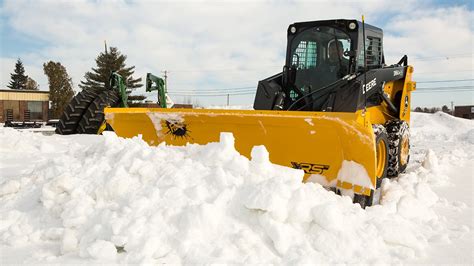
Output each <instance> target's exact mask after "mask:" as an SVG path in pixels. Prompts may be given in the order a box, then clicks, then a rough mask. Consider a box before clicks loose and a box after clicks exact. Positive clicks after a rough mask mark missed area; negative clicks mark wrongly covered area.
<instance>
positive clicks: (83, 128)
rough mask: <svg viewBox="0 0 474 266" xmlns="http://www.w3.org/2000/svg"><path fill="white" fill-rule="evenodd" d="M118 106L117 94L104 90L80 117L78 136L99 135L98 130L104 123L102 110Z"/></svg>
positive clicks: (118, 98)
mask: <svg viewBox="0 0 474 266" xmlns="http://www.w3.org/2000/svg"><path fill="white" fill-rule="evenodd" d="M119 104H120V97H119V94H118V92H116V91H114V90H106V91H104V92H102V93H101V94H99V96H97V98H96V99H95V100H94V101H93V102H92V103H91V105H90V106H89V108H88V109H87V111H86V112H85V114H84V115H83V116H82V119H81V121H80V122H79V126H78V128H77V133H79V134H99V133H100V132H99V129H100V127H101V126H102V124H103V123H104V118H105V117H104V108H105V107H117V106H118V105H119Z"/></svg>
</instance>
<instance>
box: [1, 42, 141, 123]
mask: <svg viewBox="0 0 474 266" xmlns="http://www.w3.org/2000/svg"><path fill="white" fill-rule="evenodd" d="M126 59H127V56H126V55H124V54H122V53H121V52H120V51H119V50H118V49H117V48H116V47H110V48H109V49H107V47H105V50H104V52H101V53H99V55H98V56H97V57H96V59H95V63H96V66H95V67H92V69H91V71H87V72H86V73H85V74H84V80H81V82H80V84H79V88H80V89H82V90H87V89H94V90H107V89H110V85H109V77H110V74H111V73H112V72H117V73H119V74H120V75H121V76H122V77H123V78H124V80H125V82H126V85H127V88H128V90H127V94H128V95H129V96H128V101H129V104H131V105H133V104H136V103H140V102H142V101H143V100H144V99H145V98H146V97H145V96H141V95H130V94H131V93H132V91H133V90H135V89H136V88H140V87H141V86H143V84H142V83H141V81H142V79H141V78H133V74H134V73H135V70H134V69H135V66H131V67H127V65H126V63H125V61H126ZM43 71H44V74H45V75H46V76H47V77H48V83H49V92H50V95H49V97H50V101H51V115H52V117H55V118H57V117H60V116H61V114H62V112H63V110H64V108H65V107H66V105H67V104H68V103H69V101H71V99H72V97H74V90H73V83H72V79H71V77H70V76H69V74H68V73H67V70H66V67H65V66H63V65H62V64H61V63H60V62H54V61H48V62H46V63H44V64H43ZM10 77H11V80H10V83H9V84H8V85H7V87H8V88H10V89H12V90H39V85H38V83H37V82H36V81H35V80H33V79H32V78H31V77H29V76H27V75H26V74H25V67H24V66H23V62H22V61H21V59H18V60H17V62H16V63H15V68H14V70H13V73H11V74H10Z"/></svg>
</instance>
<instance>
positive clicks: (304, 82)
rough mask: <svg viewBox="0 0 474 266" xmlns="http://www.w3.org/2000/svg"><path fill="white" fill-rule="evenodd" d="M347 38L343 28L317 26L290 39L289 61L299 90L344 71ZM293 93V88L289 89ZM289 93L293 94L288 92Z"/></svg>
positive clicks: (326, 82) (329, 80)
mask: <svg viewBox="0 0 474 266" xmlns="http://www.w3.org/2000/svg"><path fill="white" fill-rule="evenodd" d="M350 47H351V39H350V38H349V35H347V34H346V33H345V32H343V31H341V30H338V29H336V28H333V27H328V26H321V27H314V28H309V29H306V30H304V31H302V32H300V33H299V34H298V35H297V36H296V37H295V38H294V39H293V41H292V43H291V51H290V52H291V54H290V55H291V57H290V61H291V65H292V66H293V67H296V81H295V85H296V87H297V88H299V89H300V90H301V91H302V92H303V93H305V94H306V93H309V92H311V91H314V90H317V89H319V88H322V87H324V86H326V85H329V84H331V83H333V82H335V81H336V80H338V79H341V78H342V77H344V76H345V75H347V74H348V71H349V57H348V56H345V55H344V52H345V51H349V50H350ZM293 94H294V92H293ZM290 97H292V98H293V97H296V95H291V93H290Z"/></svg>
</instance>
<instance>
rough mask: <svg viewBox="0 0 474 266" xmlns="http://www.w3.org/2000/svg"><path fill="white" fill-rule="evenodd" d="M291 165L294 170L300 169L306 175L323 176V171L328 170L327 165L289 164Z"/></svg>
mask: <svg viewBox="0 0 474 266" xmlns="http://www.w3.org/2000/svg"><path fill="white" fill-rule="evenodd" d="M291 165H292V167H293V168H295V169H301V170H303V171H304V172H305V173H306V174H318V175H321V174H323V172H324V171H326V170H328V169H329V165H325V164H313V163H297V162H291Z"/></svg>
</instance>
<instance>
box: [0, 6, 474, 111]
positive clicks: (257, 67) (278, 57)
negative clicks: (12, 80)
mask: <svg viewBox="0 0 474 266" xmlns="http://www.w3.org/2000/svg"><path fill="white" fill-rule="evenodd" d="M361 14H365V15H366V18H367V19H366V20H367V22H368V23H371V24H374V25H376V26H379V27H382V28H384V30H385V40H384V42H385V53H386V57H387V59H390V61H389V62H395V61H396V60H397V59H398V58H399V57H401V55H403V54H408V55H409V56H410V58H416V57H419V58H421V57H427V56H433V55H452V54H462V53H466V54H467V53H470V54H471V59H470V60H471V61H470V62H469V59H462V58H456V59H452V61H449V63H448V62H444V61H442V63H443V66H442V67H440V66H439V65H438V66H436V63H439V61H436V63H435V64H434V63H433V62H427V61H420V62H417V65H416V66H415V67H416V69H417V70H418V69H420V71H421V70H422V71H424V72H430V71H431V72H433V71H435V70H439V69H441V70H449V71H455V70H459V69H472V47H473V46H472V40H473V29H472V25H473V23H472V17H473V16H472V15H473V14H472V11H470V10H469V9H468V8H467V7H462V6H461V7H436V6H434V5H433V4H432V3H431V2H430V1H422V2H415V1H402V2H401V3H398V2H397V4H396V5H394V2H393V1H388V0H386V1H364V2H362V3H356V2H347V1H330V2H321V1H317V2H299V1H292V2H268V1H265V2H245V1H238V2H158V1H137V2H129V1H22V0H16V1H13V0H7V1H5V2H4V4H3V7H2V16H3V17H4V19H5V21H6V22H7V23H8V27H9V28H10V29H11V30H14V31H16V32H18V33H21V34H22V35H24V36H27V37H28V38H31V39H32V40H41V41H43V42H45V43H47V45H45V47H42V48H41V49H39V50H37V51H35V52H29V53H23V54H18V55H4V54H3V53H2V56H1V57H2V59H1V61H0V62H1V66H2V70H3V71H2V74H1V80H0V86H5V84H6V83H8V80H9V73H10V72H11V70H10V69H13V65H12V64H11V60H12V58H16V57H21V58H22V60H23V61H24V62H25V67H26V70H27V71H28V73H29V74H30V75H31V76H33V78H35V79H36V80H37V81H38V82H39V83H40V85H41V88H42V89H46V88H47V79H46V77H45V76H44V74H43V73H42V70H41V69H42V64H43V63H44V62H46V61H48V60H53V61H60V62H61V63H62V64H64V65H65V66H66V68H67V70H68V72H69V74H70V75H71V77H72V78H73V81H74V84H78V83H79V82H80V80H81V79H82V78H83V75H84V73H85V72H86V71H89V70H90V68H91V67H93V66H94V64H95V62H94V58H95V57H96V56H97V54H98V53H99V52H100V51H102V50H103V41H104V40H107V43H108V44H109V45H110V46H116V47H118V48H119V49H120V50H121V51H122V52H123V53H124V54H126V55H127V56H128V59H127V63H128V64H129V65H135V66H136V74H135V75H136V76H137V77H138V76H141V77H144V76H145V74H146V72H152V73H155V74H160V71H162V70H165V69H166V70H169V71H170V74H169V88H170V90H190V89H193V90H197V91H199V90H200V89H209V88H213V89H218V88H234V87H245V86H252V85H254V86H256V84H257V82H258V80H261V79H264V78H266V77H268V76H270V75H272V74H274V73H277V72H279V71H281V68H282V66H283V64H284V53H285V46H286V28H287V27H288V25H289V24H290V23H293V22H296V21H307V20H320V19H330V18H359V17H360V15H361ZM442 36H446V37H442ZM446 61H448V60H446ZM414 62H416V61H414ZM451 62H453V63H451ZM422 77H423V78H425V77H426V78H431V77H429V76H428V75H425V76H421V75H420V78H422ZM142 91H143V90H142ZM251 97H252V96H251V95H250V96H248V97H242V98H243V99H244V100H245V101H247V102H249V103H251V102H252V101H251ZM204 101H208V102H209V103H210V104H216V103H217V104H218V103H221V104H222V103H223V102H224V101H222V99H217V100H216V99H214V100H212V99H209V100H204Z"/></svg>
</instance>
